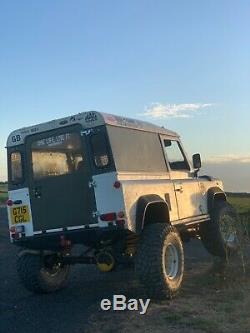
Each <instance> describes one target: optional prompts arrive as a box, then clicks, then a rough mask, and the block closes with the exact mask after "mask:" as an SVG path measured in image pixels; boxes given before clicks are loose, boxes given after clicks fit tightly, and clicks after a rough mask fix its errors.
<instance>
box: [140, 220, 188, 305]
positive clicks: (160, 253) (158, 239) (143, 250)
mask: <svg viewBox="0 0 250 333" xmlns="http://www.w3.org/2000/svg"><path fill="white" fill-rule="evenodd" d="M135 269H136V273H137V275H138V278H139V280H140V281H141V282H142V284H143V285H144V286H145V289H146V293H147V294H148V296H149V297H150V298H153V299H166V298H172V297H173V296H174V295H175V294H176V293H177V292H178V290H179V289H180V287H181V283H182V280H183V273H184V251H183V247H182V242H181V238H180V236H179V233H178V232H177V230H176V229H175V228H173V227H171V226H169V225H166V224H163V223H155V224H151V225H148V226H146V227H145V230H144V231H143V233H142V236H141V239H140V241H139V244H138V248H137V253H136V257H135Z"/></svg>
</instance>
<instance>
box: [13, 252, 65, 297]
mask: <svg viewBox="0 0 250 333" xmlns="http://www.w3.org/2000/svg"><path fill="white" fill-rule="evenodd" d="M17 272H18V275H19V278H20V280H21V282H22V284H23V285H24V286H25V288H26V289H27V290H29V291H31V292H33V293H51V292H54V291H56V290H59V289H62V288H63V287H65V286H66V284H67V281H68V276H69V265H63V264H62V262H61V261H60V258H59V257H58V256H57V255H56V254H53V255H46V256H40V255H36V254H31V253H24V254H23V255H20V256H19V257H18V260H17Z"/></svg>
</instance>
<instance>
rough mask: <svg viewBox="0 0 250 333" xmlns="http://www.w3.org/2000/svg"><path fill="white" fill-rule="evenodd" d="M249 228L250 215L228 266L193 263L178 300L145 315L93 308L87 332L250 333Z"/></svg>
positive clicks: (245, 218)
mask: <svg viewBox="0 0 250 333" xmlns="http://www.w3.org/2000/svg"><path fill="white" fill-rule="evenodd" d="M249 223H250V216H248V215H246V216H242V217H241V221H240V225H241V227H242V226H243V227H242V228H243V232H242V235H243V237H242V238H241V247H240V250H239V252H238V254H237V255H235V256H234V257H232V258H230V259H228V261H227V262H222V261H220V260H213V261H212V262H211V263H201V262H198V263H197V266H196V265H195V264H193V265H192V267H189V270H187V271H186V274H185V280H184V285H183V288H182V290H181V291H180V293H179V295H178V297H177V298H175V299H173V300H171V301H164V302H151V303H150V305H149V308H148V311H147V313H146V314H145V315H140V314H139V313H137V312H133V311H122V312H118V311H116V312H115V311H106V312H104V311H101V310H99V313H96V307H95V310H93V313H94V314H93V315H92V317H91V318H90V320H89V325H88V327H87V329H86V330H85V331H84V332H86V333H91V332H103V333H112V332H124V333H125V332H126V333H130V332H131V333H132V332H138V333H142V332H152V333H157V332H159V333H163V332H169V333H212V332H215V333H232V332H237V333H249V332H250V316H249V309H250V247H249V245H250V240H249V234H248V231H247V230H248V225H249ZM244 228H245V229H244Z"/></svg>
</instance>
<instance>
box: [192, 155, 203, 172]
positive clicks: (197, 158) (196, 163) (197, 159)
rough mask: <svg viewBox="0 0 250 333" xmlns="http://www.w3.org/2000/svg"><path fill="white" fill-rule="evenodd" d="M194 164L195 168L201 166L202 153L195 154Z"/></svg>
mask: <svg viewBox="0 0 250 333" xmlns="http://www.w3.org/2000/svg"><path fill="white" fill-rule="evenodd" d="M193 166H194V169H200V168H201V155H200V154H194V155H193Z"/></svg>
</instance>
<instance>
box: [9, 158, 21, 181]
mask: <svg viewBox="0 0 250 333" xmlns="http://www.w3.org/2000/svg"><path fill="white" fill-rule="evenodd" d="M10 165H11V179H10V180H11V182H12V183H13V184H20V183H22V182H23V167H22V155H21V153H20V152H19V151H16V152H13V153H11V154H10Z"/></svg>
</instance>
